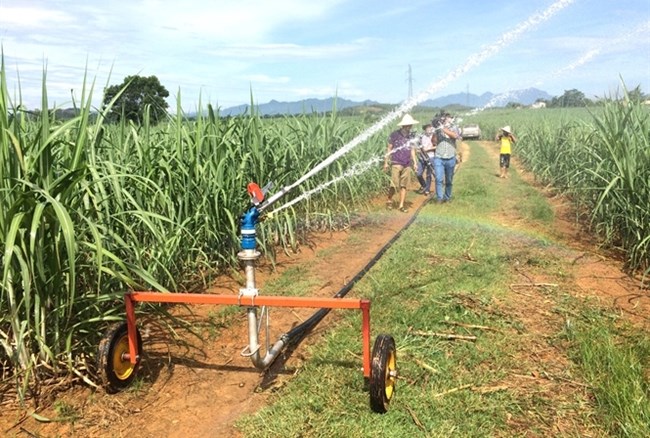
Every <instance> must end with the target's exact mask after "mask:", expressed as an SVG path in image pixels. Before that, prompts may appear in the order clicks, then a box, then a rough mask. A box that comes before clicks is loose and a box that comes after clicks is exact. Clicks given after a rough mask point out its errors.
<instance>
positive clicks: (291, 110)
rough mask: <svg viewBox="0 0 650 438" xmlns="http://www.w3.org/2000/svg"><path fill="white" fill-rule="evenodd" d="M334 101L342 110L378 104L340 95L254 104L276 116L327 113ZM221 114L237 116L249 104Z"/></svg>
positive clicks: (268, 114)
mask: <svg viewBox="0 0 650 438" xmlns="http://www.w3.org/2000/svg"><path fill="white" fill-rule="evenodd" d="M334 101H336V109H337V110H343V109H346V108H352V107H357V106H364V105H365V106H369V105H378V104H379V103H378V102H374V101H372V100H364V101H363V102H355V101H352V100H348V99H343V98H341V97H338V98H336V99H335V98H333V97H330V98H328V99H304V100H300V101H297V102H278V101H277V100H271V101H270V102H269V103H262V104H259V105H257V106H256V111H258V112H259V114H260V115H263V116H276V115H280V114H312V113H327V112H331V111H332V110H333V109H334ZM219 113H220V115H222V116H238V115H241V114H245V113H250V105H238V106H233V107H230V108H225V109H222V110H220V111H219Z"/></svg>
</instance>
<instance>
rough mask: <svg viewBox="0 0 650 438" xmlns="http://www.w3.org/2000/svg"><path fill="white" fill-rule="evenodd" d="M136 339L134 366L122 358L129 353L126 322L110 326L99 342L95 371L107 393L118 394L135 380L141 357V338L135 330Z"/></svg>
mask: <svg viewBox="0 0 650 438" xmlns="http://www.w3.org/2000/svg"><path fill="white" fill-rule="evenodd" d="M135 331H136V335H137V337H138V361H137V362H136V363H135V365H134V364H132V363H131V361H130V360H128V359H125V358H124V356H125V355H126V354H128V353H129V335H128V327H127V325H126V322H119V323H117V324H114V325H112V326H111V327H110V328H109V329H108V331H107V332H106V334H105V335H104V337H103V338H102V340H101V342H100V343H99V351H98V354H97V369H98V370H99V375H100V377H101V380H102V385H103V386H104V387H105V388H106V391H107V392H110V393H113V392H118V391H120V390H122V389H124V388H126V387H127V386H129V385H130V384H131V382H132V381H133V379H134V378H135V374H136V372H137V371H138V367H139V365H140V359H139V358H140V357H141V356H142V338H141V337H140V331H139V330H138V329H137V328H136V329H135Z"/></svg>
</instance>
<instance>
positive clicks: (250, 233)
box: [240, 206, 260, 250]
mask: <svg viewBox="0 0 650 438" xmlns="http://www.w3.org/2000/svg"><path fill="white" fill-rule="evenodd" d="M259 217H260V211H259V210H258V209H257V207H256V206H252V207H251V208H249V209H248V211H247V212H246V213H244V214H243V215H242V217H241V219H240V225H241V249H243V250H247V249H250V250H254V249H255V248H256V247H257V240H256V237H257V235H256V232H255V227H256V226H257V222H258V219H259Z"/></svg>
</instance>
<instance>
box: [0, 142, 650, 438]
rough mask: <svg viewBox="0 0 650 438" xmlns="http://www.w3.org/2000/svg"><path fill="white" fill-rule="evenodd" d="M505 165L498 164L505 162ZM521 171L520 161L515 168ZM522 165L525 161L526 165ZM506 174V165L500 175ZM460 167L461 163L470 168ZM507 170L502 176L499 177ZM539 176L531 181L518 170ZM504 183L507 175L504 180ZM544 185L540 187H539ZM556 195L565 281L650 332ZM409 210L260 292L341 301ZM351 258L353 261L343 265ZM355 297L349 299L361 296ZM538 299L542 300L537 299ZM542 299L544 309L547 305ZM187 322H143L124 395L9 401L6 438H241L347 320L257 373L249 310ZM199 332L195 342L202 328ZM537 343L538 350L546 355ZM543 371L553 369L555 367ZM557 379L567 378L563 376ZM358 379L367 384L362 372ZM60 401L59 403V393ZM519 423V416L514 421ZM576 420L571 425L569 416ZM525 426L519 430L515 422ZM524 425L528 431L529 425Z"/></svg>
mask: <svg viewBox="0 0 650 438" xmlns="http://www.w3.org/2000/svg"><path fill="white" fill-rule="evenodd" d="M479 144H481V146H482V147H484V148H485V149H486V150H487V151H488V152H489V153H490V154H497V153H498V152H497V150H496V149H495V143H492V142H480V143H479ZM462 152H463V161H467V160H469V159H470V156H469V148H468V147H467V145H466V144H464V143H463V145H462ZM495 162H498V158H495ZM514 164H515V165H516V162H514ZM517 167H518V168H520V167H519V166H517ZM495 170H497V169H495ZM461 171H462V165H461ZM496 173H497V174H498V170H497V172H496ZM519 173H520V175H523V177H524V178H526V179H529V180H531V182H533V181H532V176H530V175H527V174H525V173H523V174H522V172H519ZM497 176H498V175H497ZM533 183H534V182H533ZM539 189H540V190H542V191H543V192H544V193H546V194H547V196H548V197H549V201H550V203H551V205H552V206H553V208H554V211H555V218H556V219H555V226H554V229H555V234H556V236H554V239H556V240H557V241H559V242H563V243H564V245H565V247H566V250H565V251H563V252H562V254H560V256H561V257H564V258H566V260H567V262H568V263H567V266H568V268H567V269H568V271H569V272H568V275H567V277H566V278H567V279H568V280H567V281H569V282H571V289H572V291H573V292H574V293H575V295H577V296H581V297H592V298H593V299H595V300H598V301H599V302H600V304H601V305H603V306H606V307H610V308H613V309H616V310H617V311H619V312H620V313H621V314H623V315H624V316H625V318H626V319H627V320H629V321H630V322H631V323H633V324H636V325H639V326H640V327H642V329H643V330H647V329H648V328H650V294H649V292H648V290H642V289H641V288H640V286H639V285H640V282H639V281H638V280H635V279H633V278H630V277H629V276H627V275H626V274H625V273H624V272H623V271H622V270H621V265H622V264H621V262H620V261H619V260H616V259H612V258H609V257H607V256H605V255H603V254H602V253H601V252H600V251H599V249H598V247H597V246H596V245H595V243H594V242H593V239H592V238H591V237H590V236H589V235H588V234H587V233H586V232H585V231H584V230H582V229H581V228H579V227H578V226H576V224H575V221H574V220H573V218H572V213H571V209H570V204H569V203H568V202H567V201H565V200H563V199H562V198H561V197H559V196H555V195H554V194H553V193H552V192H551V191H549V190H548V189H545V188H542V187H540V188H539ZM408 199H410V201H411V202H410V203H409V204H408V206H409V207H410V211H409V212H408V213H402V212H400V211H398V210H396V209H394V210H391V211H384V212H382V213H380V214H375V215H373V217H376V218H377V219H373V223H372V224H368V223H365V222H364V220H365V219H364V218H361V219H359V220H358V221H357V223H355V224H354V225H353V226H351V227H350V228H348V229H346V230H344V231H340V232H332V233H325V234H320V235H316V236H312V240H311V241H310V242H309V244H308V245H303V246H302V247H301V249H300V252H299V253H297V254H289V255H287V254H283V255H281V256H279V257H278V261H277V264H276V266H275V267H274V268H272V267H271V266H269V265H265V264H263V263H261V264H260V266H258V268H257V270H256V281H257V286H258V288H259V289H260V294H262V295H264V294H265V293H264V287H265V284H268V283H269V282H271V281H273V280H274V279H276V278H277V277H278V275H279V274H280V273H282V272H284V271H286V270H288V269H294V270H297V271H298V272H304V273H305V275H304V277H305V278H309V282H308V283H307V284H306V285H305V286H304V287H305V288H307V289H308V290H307V293H306V294H305V295H307V296H319V297H331V296H333V294H335V293H336V292H337V291H338V290H339V289H340V288H341V287H342V286H343V285H345V284H346V282H348V281H349V280H350V279H351V278H352V277H353V276H354V275H356V274H357V273H358V272H359V271H360V270H361V269H362V268H363V267H364V266H365V265H366V264H367V263H368V261H369V260H370V259H371V258H372V257H373V256H374V255H375V254H376V253H377V252H378V251H379V250H380V249H381V248H382V247H383V246H384V245H385V244H386V243H387V242H388V241H389V240H390V239H391V238H392V237H393V236H394V235H395V233H396V232H398V231H399V230H400V229H401V228H402V227H403V225H404V224H405V223H406V222H407V221H408V220H409V219H410V218H411V215H412V214H413V213H414V212H415V210H416V209H417V208H418V207H419V206H420V205H421V204H422V203H423V202H425V200H426V198H425V197H424V196H421V195H415V194H414V193H411V194H409V197H408ZM373 204H374V206H373V209H376V210H379V211H382V210H383V209H384V208H385V200H384V199H377V200H375V201H374V203H373ZM501 214H502V215H503V221H502V222H503V226H504V227H508V226H518V222H517V221H516V220H513V217H511V216H509V214H511V213H508V211H507V210H506V211H503V212H502V213H501ZM342 261H344V263H343V262H342ZM521 275H522V282H523V281H524V280H525V281H526V282H529V283H530V284H546V282H547V280H548V279H547V278H545V277H544V273H543V272H534V273H531V272H524V271H522V272H521ZM234 277H235V276H232V277H224V278H222V279H220V280H219V281H218V282H217V286H215V287H213V288H212V289H211V290H210V291H209V292H210V293H217V294H237V293H238V290H239V288H240V287H241V281H240V280H238V279H236V278H234ZM515 286H516V285H513V287H512V292H513V294H512V295H513V298H512V300H510V301H509V302H508V303H504V308H506V307H507V311H509V312H511V313H512V314H513V315H517V317H519V318H520V320H521V321H522V322H523V324H524V325H525V326H526V330H527V333H528V334H529V336H530V337H531V340H534V339H535V337H536V336H538V335H541V337H543V336H544V335H546V334H548V333H551V332H552V331H553V330H554V327H557V324H561V321H557V315H554V314H553V313H552V312H551V311H550V309H548V308H545V307H544V305H543V299H542V300H541V301H540V300H538V299H537V298H539V297H540V296H541V297H542V298H543V296H542V295H540V293H541V292H540V291H539V290H537V289H538V288H534V287H531V288H523V289H522V288H517V287H515ZM353 294H354V290H353V291H352V293H351V294H350V296H352V295H353ZM531 298H533V299H531ZM540 303H542V304H540ZM271 312H272V314H271V321H272V324H271V335H270V337H269V338H270V340H271V342H274V341H275V340H277V339H278V337H279V336H280V335H281V334H282V333H284V332H286V331H288V329H290V328H291V327H292V326H294V325H295V324H298V323H299V322H301V321H302V320H304V319H305V318H307V317H308V316H309V315H311V313H312V312H313V310H309V309H305V310H295V309H294V310H283V309H272V311H271ZM173 313H174V315H175V317H177V318H179V319H183V320H185V321H187V322H188V323H189V325H183V324H181V323H180V322H178V321H177V320H175V319H174V320H172V321H169V322H168V323H167V324H169V326H171V327H173V331H172V330H170V327H169V326H165V325H163V324H162V323H161V322H160V319H159V318H158V319H156V318H146V317H144V318H141V319H139V320H138V327H139V329H140V331H141V333H142V337H143V343H144V350H145V351H144V357H143V361H142V367H141V369H140V370H139V372H138V379H139V380H138V382H139V383H138V382H136V385H134V387H133V388H129V389H128V390H126V391H123V392H120V393H117V394H106V393H105V392H104V391H103V390H93V389H92V388H88V387H80V386H73V387H72V388H68V389H66V390H65V391H62V392H55V391H54V390H53V388H52V391H51V394H53V396H52V397H50V398H45V399H44V400H43V401H42V403H41V405H40V406H39V407H38V408H36V409H35V408H34V407H33V406H32V407H27V408H19V407H17V406H15V405H13V404H10V403H4V404H3V406H2V411H3V414H2V416H1V417H0V435H2V436H9V437H11V436H20V437H22V436H39V437H54V436H62V437H86V436H93V437H109V436H110V437H122V436H124V437H126V436H130V435H132V434H134V433H136V434H137V435H138V436H140V437H188V436H192V437H207V436H210V437H212V436H228V437H237V436H240V434H239V432H238V431H237V429H235V428H234V423H235V421H236V420H237V419H238V418H239V417H240V416H242V415H244V414H248V413H252V412H255V411H256V410H258V409H260V408H261V407H263V406H265V404H266V403H267V399H268V397H269V396H270V395H271V394H272V393H273V392H274V391H275V390H277V389H278V388H280V387H282V386H283V385H284V384H285V383H286V382H287V381H288V380H289V379H291V377H292V375H294V374H295V373H296V372H298V371H299V370H300V368H301V364H302V363H303V362H304V361H305V360H308V358H306V357H305V353H304V350H305V349H304V346H305V344H311V343H315V342H318V340H319V338H320V337H321V336H322V333H323V332H324V331H326V330H327V329H328V327H331V326H332V325H333V324H336V319H337V314H336V312H332V313H331V314H330V315H328V316H327V317H326V318H325V319H324V321H323V322H321V323H320V324H319V325H318V327H317V328H316V329H315V330H314V331H313V332H312V333H311V334H310V335H309V336H307V337H306V338H305V340H304V341H303V343H302V344H301V345H298V346H297V348H294V349H292V350H291V351H287V352H285V353H284V354H283V355H281V356H280V357H279V358H278V359H277V360H276V362H275V363H274V364H273V365H272V366H271V368H270V369H269V370H267V371H264V372H262V371H259V370H257V369H256V368H255V367H254V366H253V365H252V364H251V361H250V359H249V358H247V357H244V356H243V355H242V352H243V351H244V349H245V347H246V345H247V342H248V327H247V321H246V319H245V318H244V317H243V315H244V314H243V313H237V314H232V313H230V314H229V313H228V312H223V311H222V309H219V308H217V309H215V307H214V306H187V307H185V306H176V307H175V308H174V309H173ZM190 329H191V331H193V332H195V333H196V334H198V336H195V335H193V334H192V332H191V331H190ZM538 347H539V348H538ZM521 354H522V355H528V356H529V357H528V358H529V359H530V357H532V356H534V360H535V361H543V362H545V363H547V364H555V368H557V369H558V370H559V369H561V368H562V367H564V366H565V364H564V361H565V360H566V359H565V358H564V357H562V356H561V354H560V353H558V352H557V351H555V350H548V348H543V345H542V344H534V343H531V348H530V349H529V350H528V351H526V352H522V353H521ZM544 369H546V370H553V369H554V366H546V367H545V368H544ZM558 374H559V371H558ZM359 377H360V378H362V373H361V372H360V374H359ZM504 384H507V385H508V386H509V387H513V385H515V386H518V388H519V390H522V391H523V390H525V389H526V386H528V385H533V384H534V385H538V386H539V385H551V386H552V388H551V387H549V390H552V391H556V392H558V397H562V393H563V392H564V393H565V394H566V393H567V391H571V390H572V389H571V387H572V385H571V384H567V382H562V381H559V380H557V379H555V380H553V379H552V378H551V377H549V376H539V375H537V376H536V375H535V374H534V373H533V374H532V375H531V374H530V373H527V374H523V373H522V375H521V376H520V379H518V380H517V381H516V382H512V381H511V382H506V383H504ZM54 394H55V395H56V397H54ZM35 410H36V413H37V414H38V415H39V416H41V417H45V418H49V419H57V418H61V417H62V416H64V415H65V414H66V412H67V413H68V415H69V416H72V417H74V418H75V421H67V422H59V421H52V422H44V421H37V420H36V419H35V418H34V417H33V416H32V415H30V414H31V413H33V412H34V411H35ZM513 421H514V420H513ZM566 421H569V420H566ZM562 422H563V419H562V418H557V419H556V420H555V424H554V425H553V429H554V430H555V431H556V432H562V431H563V430H567V429H566V428H565V427H568V426H566V425H564V424H563V423H562ZM512 426H513V429H514V430H516V429H517V428H518V426H519V425H517V424H513V425H512ZM521 428H522V430H525V425H521Z"/></svg>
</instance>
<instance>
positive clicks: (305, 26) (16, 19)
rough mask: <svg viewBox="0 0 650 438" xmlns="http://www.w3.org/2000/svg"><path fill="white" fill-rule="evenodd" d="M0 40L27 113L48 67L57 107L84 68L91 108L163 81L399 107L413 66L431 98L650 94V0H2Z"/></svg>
mask: <svg viewBox="0 0 650 438" xmlns="http://www.w3.org/2000/svg"><path fill="white" fill-rule="evenodd" d="M552 7H555V10H554V12H553V13H552V14H550V16H549V17H548V18H545V19H544V20H538V22H536V24H534V25H530V22H529V20H530V17H532V16H534V15H535V14H540V13H541V12H544V11H548V10H549V8H552ZM526 23H528V25H526ZM522 24H524V27H525V29H524V31H520V32H519V34H517V38H515V39H514V40H513V41H509V42H507V44H503V43H502V44H497V42H498V41H500V40H501V41H502V42H503V38H504V36H505V37H506V39H507V36H508V35H514V34H516V33H517V28H518V26H522ZM520 29H521V28H520ZM0 43H1V44H2V50H3V53H4V62H5V70H6V74H7V82H8V89H9V94H10V96H12V100H13V101H14V103H16V102H17V101H18V92H19V87H18V84H20V92H21V95H22V102H23V104H25V105H26V106H27V107H28V108H34V107H39V106H40V100H41V88H42V80H43V70H44V69H47V93H48V98H49V102H50V106H53V105H54V104H56V105H57V106H59V107H64V108H65V107H71V106H72V103H71V102H72V100H71V94H72V93H74V94H75V96H77V99H78V98H79V97H80V95H81V89H82V84H83V79H84V73H85V72H87V75H88V78H89V80H90V81H92V80H95V81H96V85H95V91H94V93H93V94H94V99H93V102H95V104H96V105H99V104H100V103H101V96H102V90H103V88H104V87H105V86H106V85H107V84H108V85H115V84H120V83H122V81H123V79H124V77H125V76H128V75H134V74H139V75H142V76H150V75H156V76H157V77H158V78H159V79H160V82H161V83H162V84H163V85H164V86H165V87H166V88H167V89H168V90H169V92H170V94H171V96H170V98H169V99H168V102H169V104H170V107H171V108H172V109H175V107H176V95H177V93H178V91H179V90H180V91H181V101H182V106H183V108H184V109H185V110H186V111H192V110H194V109H196V106H197V104H198V100H199V97H200V98H201V100H202V102H203V104H205V103H207V102H210V103H212V104H214V105H218V106H220V107H222V108H228V107H230V106H234V105H239V104H244V103H249V102H250V93H251V90H252V93H253V97H254V101H255V102H256V103H259V104H262V103H266V102H268V101H270V100H272V99H275V100H279V101H294V100H300V99H305V98H327V97H331V96H333V95H338V96H340V97H343V98H346V99H351V100H364V99H371V100H376V101H379V102H382V103H393V104H398V103H401V102H403V101H405V100H406V99H407V98H408V96H409V94H408V93H409V80H408V78H409V74H408V71H409V66H410V69H411V78H412V82H411V84H412V91H413V94H417V93H422V92H423V90H430V91H431V92H430V93H429V94H430V96H429V97H431V98H435V97H438V96H443V95H447V94H452V93H458V92H467V91H469V92H470V93H474V94H479V95H480V94H482V93H485V92H488V91H489V92H493V93H508V92H511V91H513V90H518V89H523V88H528V87H536V88H540V89H542V90H544V91H546V92H548V93H550V94H551V95H561V94H562V93H564V91H565V90H570V89H578V90H580V91H582V92H584V93H585V94H586V95H587V96H588V97H594V96H603V95H611V94H612V93H616V92H617V90H620V77H622V78H623V80H624V81H625V84H626V85H627V86H628V87H629V88H633V87H636V86H637V85H640V86H641V89H642V90H643V91H644V92H645V93H650V0H618V1H614V0H556V1H552V0H528V1H526V2H523V1H513V0H511V1H505V0H492V1H489V2H488V1H485V2H482V1H476V0H456V1H448V0H437V1H436V0H430V1H423V0H422V1H420V0H412V1H408V2H404V1H402V0H399V1H391V0H382V1H378V0H372V1H370V0H320V1H308V0H272V1H259V0H258V1H255V0H238V1H233V0H228V1H223V0H213V1H208V0H188V1H178V0H173V1H171V0H128V1H127V0H108V1H102V2H100V1H88V0H0ZM491 48H492V49H493V50H490V49H491ZM477 54H483V55H484V56H481V57H477ZM479 58H480V59H479ZM477 59H478V61H477V62H469V63H468V60H477ZM462 66H464V67H462ZM459 67H462V68H460V70H459ZM435 84H438V85H439V86H435ZM432 85H434V86H432ZM425 93H427V91H425Z"/></svg>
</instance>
